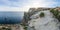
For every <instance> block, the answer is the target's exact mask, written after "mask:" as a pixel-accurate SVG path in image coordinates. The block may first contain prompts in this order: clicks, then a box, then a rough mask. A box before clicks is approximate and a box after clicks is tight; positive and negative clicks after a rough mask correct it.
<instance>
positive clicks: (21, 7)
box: [0, 0, 60, 11]
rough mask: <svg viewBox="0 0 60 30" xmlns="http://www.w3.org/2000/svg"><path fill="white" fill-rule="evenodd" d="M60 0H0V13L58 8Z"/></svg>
mask: <svg viewBox="0 0 60 30" xmlns="http://www.w3.org/2000/svg"><path fill="white" fill-rule="evenodd" d="M56 6H60V0H0V11H27V10H28V9H29V8H30V7H56Z"/></svg>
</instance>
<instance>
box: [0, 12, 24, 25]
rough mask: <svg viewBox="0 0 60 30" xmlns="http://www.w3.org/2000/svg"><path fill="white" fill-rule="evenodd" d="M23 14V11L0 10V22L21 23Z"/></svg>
mask: <svg viewBox="0 0 60 30" xmlns="http://www.w3.org/2000/svg"><path fill="white" fill-rule="evenodd" d="M23 16H24V12H11V11H1V12H0V24H18V23H21V21H22V19H23Z"/></svg>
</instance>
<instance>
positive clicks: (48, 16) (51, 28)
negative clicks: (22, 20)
mask: <svg viewBox="0 0 60 30" xmlns="http://www.w3.org/2000/svg"><path fill="white" fill-rule="evenodd" d="M41 12H44V14H45V16H44V17H42V18H41V17H39V14H40V13H41ZM30 18H31V20H30V21H29V22H28V24H29V27H28V30H59V23H58V20H57V19H56V18H54V17H53V14H52V13H50V11H49V10H46V11H40V12H37V13H36V14H34V15H32V16H31V17H30Z"/></svg>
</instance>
